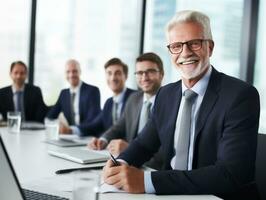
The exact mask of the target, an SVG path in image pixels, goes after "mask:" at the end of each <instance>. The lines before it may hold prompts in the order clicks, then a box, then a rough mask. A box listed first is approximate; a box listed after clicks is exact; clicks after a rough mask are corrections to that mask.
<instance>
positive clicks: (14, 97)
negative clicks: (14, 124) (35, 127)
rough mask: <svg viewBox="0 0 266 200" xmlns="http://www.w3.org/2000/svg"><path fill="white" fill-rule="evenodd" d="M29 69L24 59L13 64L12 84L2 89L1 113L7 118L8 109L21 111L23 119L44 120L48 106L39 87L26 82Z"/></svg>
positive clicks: (0, 98)
mask: <svg viewBox="0 0 266 200" xmlns="http://www.w3.org/2000/svg"><path fill="white" fill-rule="evenodd" d="M27 76H28V69H27V66H26V65H25V63H23V62H22V61H16V62H13V63H12V64H11V67H10V77H11V79H12V81H13V83H12V85H11V86H8V87H4V88H1V89H0V102H1V103H0V104H1V105H0V113H1V114H2V116H3V119H4V120H7V112H8V111H20V112H21V116H22V120H23V121H35V122H43V120H44V117H45V115H46V112H47V107H46V105H45V103H44V101H43V97H42V92H41V89H40V88H39V87H36V86H34V85H30V84H26V83H25V80H26V79H27Z"/></svg>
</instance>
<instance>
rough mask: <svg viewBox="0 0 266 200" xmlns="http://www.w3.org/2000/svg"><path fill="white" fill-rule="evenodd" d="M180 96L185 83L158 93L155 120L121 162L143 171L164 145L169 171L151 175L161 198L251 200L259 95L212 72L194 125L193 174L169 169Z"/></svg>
mask: <svg viewBox="0 0 266 200" xmlns="http://www.w3.org/2000/svg"><path fill="white" fill-rule="evenodd" d="M181 93H182V89H181V81H178V82H176V83H172V84H168V85H166V86H165V87H162V88H161V89H160V91H159V92H158V94H157V98H156V102H155V106H154V112H153V114H152V117H151V119H150V120H149V121H148V123H147V125H146V126H145V127H144V129H143V131H142V132H141V133H140V134H139V136H138V137H137V138H136V139H135V140H134V141H133V142H132V144H131V145H130V146H129V148H128V149H127V150H126V151H124V152H123V153H122V154H121V155H120V156H119V158H121V159H124V160H125V161H127V162H128V163H129V164H131V165H134V166H137V167H139V166H141V165H142V164H143V163H144V162H145V161H147V160H148V159H149V158H150V157H151V156H152V155H153V153H154V152H156V151H157V150H158V148H159V147H160V145H162V152H163V157H164V164H165V166H164V169H165V170H163V171H156V172H151V178H152V182H153V185H154V187H155V190H156V193H157V194H214V195H217V196H220V197H222V198H225V199H248V198H250V197H247V196H248V194H249V192H252V191H251V190H250V191H249V190H248V189H245V188H249V189H251V188H254V187H252V186H251V185H252V182H253V181H254V170H255V159H256V147H257V134H258V122H259V113H260V102H259V95H258V92H257V90H256V89H255V88H254V87H253V86H251V85H248V84H247V83H244V82H242V81H240V80H238V79H235V78H232V77H229V76H227V75H225V74H222V73H219V72H217V71H216V70H215V69H214V68H213V70H212V73H211V77H210V80H209V84H208V87H207V90H206V93H205V96H204V98H203V101H202V104H201V107H200V110H199V115H198V119H197V122H196V129H195V141H194V156H193V163H192V168H193V170H191V171H180V170H173V169H172V168H171V166H170V161H171V159H172V157H173V156H174V148H173V146H174V132H175V124H176V118H177V113H178V109H179V104H180V101H181V95H182V94H181ZM243 191H244V192H243ZM254 198H255V197H254ZM252 199H253V198H252Z"/></svg>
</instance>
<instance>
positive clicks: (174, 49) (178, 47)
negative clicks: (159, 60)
mask: <svg viewBox="0 0 266 200" xmlns="http://www.w3.org/2000/svg"><path fill="white" fill-rule="evenodd" d="M205 41H211V40H209V39H195V40H189V41H186V42H175V43H172V44H169V45H167V48H168V49H169V51H170V53H172V54H179V53H181V52H182V51H183V46H184V44H186V45H187V47H188V48H189V50H190V51H197V50H200V49H201V47H202V42H205Z"/></svg>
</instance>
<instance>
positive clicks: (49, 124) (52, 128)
mask: <svg viewBox="0 0 266 200" xmlns="http://www.w3.org/2000/svg"><path fill="white" fill-rule="evenodd" d="M44 123H45V133H46V134H45V135H46V140H58V139H59V124H58V121H57V120H49V119H45V121H44Z"/></svg>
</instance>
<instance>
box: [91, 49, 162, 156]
mask: <svg viewBox="0 0 266 200" xmlns="http://www.w3.org/2000/svg"><path fill="white" fill-rule="evenodd" d="M135 75H136V80H137V84H138V87H139V88H140V89H141V91H139V92H136V93H134V94H132V95H131V96H130V97H129V99H128V102H127V103H126V106H125V110H124V114H123V116H122V117H121V119H120V120H119V121H118V122H117V123H116V124H114V125H113V126H112V127H110V128H109V129H108V130H107V131H106V132H104V133H103V135H102V136H101V137H100V138H99V139H97V138H93V139H92V141H91V142H90V143H89V144H88V146H89V148H92V149H94V150H100V149H104V148H107V149H108V150H109V151H110V153H112V154H114V155H119V154H120V153H121V152H122V151H123V150H124V149H125V148H126V147H127V146H128V143H129V142H131V141H132V140H133V139H134V138H135V137H136V136H137V134H138V133H139V132H140V131H141V129H142V128H143V127H144V125H145V124H146V122H147V118H148V114H149V112H150V111H151V110H152V107H153V105H154V101H155V96H156V92H157V91H158V89H159V88H160V86H161V82H162V79H163V76H164V69H163V63H162V60H161V59H160V57H159V56H158V55H156V54H155V53H144V54H142V55H140V56H139V57H138V58H137V59H136V71H135Z"/></svg>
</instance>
